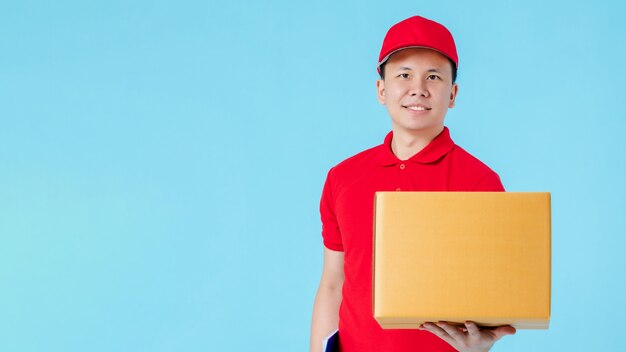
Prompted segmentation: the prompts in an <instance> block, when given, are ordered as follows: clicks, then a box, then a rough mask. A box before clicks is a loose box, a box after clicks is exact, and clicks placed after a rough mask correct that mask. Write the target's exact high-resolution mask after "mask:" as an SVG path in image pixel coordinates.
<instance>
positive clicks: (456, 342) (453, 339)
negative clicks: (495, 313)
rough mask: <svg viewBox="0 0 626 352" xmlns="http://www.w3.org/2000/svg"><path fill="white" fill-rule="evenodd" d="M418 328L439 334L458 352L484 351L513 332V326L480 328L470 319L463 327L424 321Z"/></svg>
mask: <svg viewBox="0 0 626 352" xmlns="http://www.w3.org/2000/svg"><path fill="white" fill-rule="evenodd" d="M420 330H426V331H430V332H431V333H433V334H435V335H437V336H439V337H440V338H441V339H442V340H444V341H446V342H447V343H449V344H450V345H451V346H452V347H454V348H456V349H457V350H458V351H459V352H486V351H489V350H490V349H491V347H492V346H493V344H494V343H495V342H496V341H498V340H499V339H500V338H502V336H505V335H513V334H515V328H514V327H512V326H510V325H504V326H498V327H494V328H483V329H481V328H479V327H478V326H476V324H474V323H473V322H471V321H468V322H465V328H463V327H457V326H454V325H451V324H448V323H446V322H438V323H436V324H435V323H424V324H422V325H421V326H420Z"/></svg>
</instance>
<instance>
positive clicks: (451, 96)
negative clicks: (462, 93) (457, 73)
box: [448, 83, 459, 108]
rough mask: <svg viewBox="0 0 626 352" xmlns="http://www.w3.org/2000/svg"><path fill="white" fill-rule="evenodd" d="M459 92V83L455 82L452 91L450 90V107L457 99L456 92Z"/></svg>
mask: <svg viewBox="0 0 626 352" xmlns="http://www.w3.org/2000/svg"><path fill="white" fill-rule="evenodd" d="M458 92H459V85H458V84H456V83H455V84H453V85H452V91H451V92H450V102H449V103H448V108H453V107H454V101H455V100H456V94H457V93H458Z"/></svg>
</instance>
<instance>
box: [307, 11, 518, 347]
mask: <svg viewBox="0 0 626 352" xmlns="http://www.w3.org/2000/svg"><path fill="white" fill-rule="evenodd" d="M458 64H459V60H458V56H457V52H456V46H455V43H454V39H453V38H452V35H451V34H450V32H449V31H448V30H447V29H446V28H445V27H444V26H442V25H441V24H439V23H437V22H434V21H431V20H428V19H426V18H423V17H418V16H415V17H411V18H408V19H406V20H404V21H402V22H399V23H397V24H396V25H394V26H392V27H391V28H390V29H389V31H388V33H387V35H386V36H385V39H384V41H383V45H382V49H381V51H380V57H379V61H378V72H379V74H380V79H379V80H377V81H376V89H377V92H378V101H379V102H380V103H381V104H384V105H385V106H386V108H387V112H388V113H389V117H390V118H391V132H389V134H388V135H387V136H386V137H385V139H384V142H383V144H381V145H378V146H376V147H373V148H371V149H368V150H365V151H363V152H361V153H359V154H357V155H355V156H352V157H350V158H348V159H346V160H344V161H343V162H341V163H339V164H338V165H336V166H334V167H333V168H331V169H330V171H329V172H328V176H327V178H326V182H325V184H324V189H323V191H322V199H321V203H320V213H321V219H322V237H323V243H324V266H323V273H322V278H321V282H320V285H319V289H318V291H317V295H316V298H315V304H314V308H313V319H312V323H311V352H319V351H321V349H322V340H323V339H324V338H325V337H326V336H327V335H329V334H330V333H331V332H332V331H334V330H335V329H337V328H338V329H339V343H340V346H341V351H343V352H395V351H398V352H405V351H429V352H433V351H456V350H458V351H488V350H489V349H490V348H491V347H492V346H493V344H494V343H495V342H496V341H497V340H498V339H500V338H501V337H502V336H504V335H508V334H513V333H515V329H514V328H513V327H511V326H501V327H497V328H490V329H483V328H480V327H477V326H476V325H475V324H474V323H472V322H466V323H465V326H464V327H458V326H453V325H450V324H448V323H446V322H433V323H426V324H423V325H422V326H420V328H419V329H413V330H411V329H406V330H405V329H402V330H393V329H389V330H383V329H382V328H381V327H380V325H379V324H378V323H377V322H376V320H374V317H373V313H372V240H373V233H372V232H373V209H374V203H373V202H374V193H375V192H376V191H504V188H503V186H502V183H501V182H500V178H499V176H498V175H497V174H496V173H495V172H494V171H492V170H491V169H490V168H489V167H488V166H486V165H485V164H483V163H482V162H481V161H479V160H478V159H476V158H475V157H473V156H472V155H470V154H469V153H468V152H466V151H465V150H463V149H462V148H461V147H459V146H458V145H455V144H454V142H453V141H452V139H451V137H450V131H449V130H448V128H447V127H445V126H444V118H445V116H446V113H447V111H448V109H449V108H452V107H454V102H455V98H456V95H457V92H458V85H457V84H456V82H455V80H456V72H457V68H458Z"/></svg>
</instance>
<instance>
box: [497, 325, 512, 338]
mask: <svg viewBox="0 0 626 352" xmlns="http://www.w3.org/2000/svg"><path fill="white" fill-rule="evenodd" d="M516 331H517V330H515V328H514V327H512V326H510V325H503V326H498V327H497V328H496V329H494V330H493V334H494V336H495V337H496V339H500V338H501V337H502V336H505V335H514V334H515V332H516Z"/></svg>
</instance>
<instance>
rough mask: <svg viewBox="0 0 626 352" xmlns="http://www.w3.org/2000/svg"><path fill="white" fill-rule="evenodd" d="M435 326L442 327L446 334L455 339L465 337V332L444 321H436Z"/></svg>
mask: <svg viewBox="0 0 626 352" xmlns="http://www.w3.org/2000/svg"><path fill="white" fill-rule="evenodd" d="M437 326H438V327H440V328H441V329H443V330H444V331H445V332H446V333H447V334H448V335H450V336H451V337H452V338H453V339H455V340H458V339H460V338H463V337H465V334H464V333H463V332H461V331H460V330H459V329H458V328H457V327H456V326H453V325H450V324H448V323H446V322H442V321H440V322H438V323H437Z"/></svg>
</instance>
